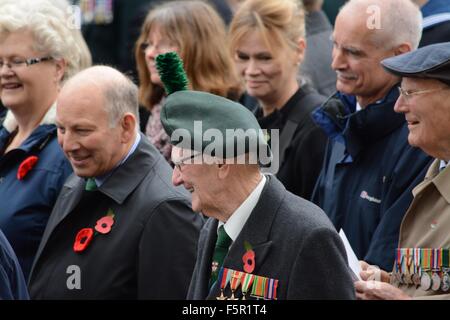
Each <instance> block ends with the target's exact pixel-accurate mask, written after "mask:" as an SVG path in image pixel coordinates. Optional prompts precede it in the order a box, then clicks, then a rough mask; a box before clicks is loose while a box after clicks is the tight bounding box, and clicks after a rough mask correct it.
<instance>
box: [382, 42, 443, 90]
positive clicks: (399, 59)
mask: <svg viewBox="0 0 450 320" xmlns="http://www.w3.org/2000/svg"><path fill="white" fill-rule="evenodd" d="M381 64H382V65H383V67H384V68H385V69H386V70H387V71H388V72H390V73H393V74H395V75H398V76H401V77H407V78H423V79H436V80H440V81H442V82H444V83H445V84H447V85H449V86H450V42H443V43H438V44H433V45H429V46H426V47H422V48H420V49H417V50H415V51H412V52H408V53H405V54H402V55H399V56H395V57H392V58H388V59H385V60H383V61H381Z"/></svg>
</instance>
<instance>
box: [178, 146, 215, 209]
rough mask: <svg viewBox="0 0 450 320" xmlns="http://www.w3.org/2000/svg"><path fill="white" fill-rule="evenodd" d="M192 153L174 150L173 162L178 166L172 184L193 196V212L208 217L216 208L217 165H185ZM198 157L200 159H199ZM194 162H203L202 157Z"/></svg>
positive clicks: (194, 159) (199, 156)
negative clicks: (181, 186) (181, 187)
mask: <svg viewBox="0 0 450 320" xmlns="http://www.w3.org/2000/svg"><path fill="white" fill-rule="evenodd" d="M191 155H192V153H191V152H189V150H187V152H186V150H183V149H180V148H177V147H173V148H172V161H173V163H175V164H176V166H175V168H174V170H173V175H172V182H173V184H174V185H175V186H179V185H183V186H184V188H185V189H186V190H188V191H189V192H190V193H191V194H192V210H193V211H195V212H202V213H203V214H205V215H206V216H210V215H209V213H210V212H211V211H212V210H213V209H214V208H216V198H217V197H216V196H215V195H217V193H218V192H219V189H218V188H219V187H218V186H217V183H215V182H217V165H209V164H205V163H198V164H195V162H194V163H192V164H183V163H184V162H189V161H190V159H191ZM197 157H198V158H197ZM197 157H195V158H193V159H192V161H201V155H198V156H197Z"/></svg>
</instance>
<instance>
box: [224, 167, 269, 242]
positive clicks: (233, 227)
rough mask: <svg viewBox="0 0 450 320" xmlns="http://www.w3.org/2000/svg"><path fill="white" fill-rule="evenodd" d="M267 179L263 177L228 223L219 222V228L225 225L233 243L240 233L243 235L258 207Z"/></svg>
mask: <svg viewBox="0 0 450 320" xmlns="http://www.w3.org/2000/svg"><path fill="white" fill-rule="evenodd" d="M266 180H267V179H266V177H265V176H264V175H262V179H261V181H260V182H259V183H258V185H257V186H256V188H255V189H253V191H252V193H250V195H249V196H248V197H247V199H245V201H244V202H242V204H241V205H240V206H239V207H238V208H237V209H236V211H234V212H233V214H232V215H231V217H230V218H229V219H228V221H227V222H226V223H225V224H224V223H223V222H221V221H219V225H218V228H219V227H220V226H221V225H224V228H225V231H226V232H227V234H228V236H229V237H230V238H231V240H233V242H234V241H235V240H236V239H237V237H238V235H239V233H241V231H242V228H243V227H244V225H245V223H246V222H247V220H248V218H249V217H250V214H251V213H252V211H253V209H254V208H255V207H256V204H257V203H258V201H259V197H260V196H261V193H262V190H263V188H264V185H265V183H266Z"/></svg>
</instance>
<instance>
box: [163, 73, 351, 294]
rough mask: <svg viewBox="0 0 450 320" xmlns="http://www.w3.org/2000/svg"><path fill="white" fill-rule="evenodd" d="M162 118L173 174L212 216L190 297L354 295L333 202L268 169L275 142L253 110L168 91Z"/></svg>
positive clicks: (196, 204)
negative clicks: (319, 202)
mask: <svg viewBox="0 0 450 320" xmlns="http://www.w3.org/2000/svg"><path fill="white" fill-rule="evenodd" d="M160 73H161V72H160ZM163 81H164V80H163ZM166 88H167V86H166ZM161 122H162V124H163V127H164V129H165V130H166V132H167V133H168V135H169V136H170V137H171V141H172V144H173V145H174V147H173V150H172V161H173V163H174V164H175V168H174V171H173V177H172V181H173V184H174V185H176V186H179V185H183V186H184V187H185V188H186V189H187V190H188V191H189V192H190V193H191V194H192V209H193V210H194V211H197V212H201V213H203V214H204V215H205V216H207V217H209V219H208V221H207V222H206V225H205V227H204V228H203V229H202V231H201V233H200V238H199V245H198V251H197V262H196V265H195V268H194V273H193V277H192V281H191V284H190V287H189V291H188V297H187V298H188V299H194V300H203V299H216V298H217V299H223V300H224V299H244V298H245V299H249V298H263V299H353V298H354V287H353V281H352V278H351V276H350V273H349V269H348V265H347V259H346V254H345V249H344V246H343V244H342V242H341V240H340V238H339V235H338V234H337V233H336V231H335V229H334V227H333V225H332V224H331V222H330V221H329V220H328V218H327V217H326V215H325V214H324V212H323V211H321V209H319V208H318V207H317V206H315V205H314V204H312V203H310V202H308V201H306V200H304V199H302V198H300V197H297V196H295V195H294V194H292V193H290V192H288V191H286V189H285V188H284V187H283V185H282V184H281V183H280V182H279V181H278V180H277V179H276V178H275V177H274V176H272V175H267V176H265V175H263V174H262V173H261V169H260V163H262V162H266V160H267V157H266V156H267V154H268V153H270V151H268V146H267V144H266V142H265V139H264V135H263V134H262V132H261V128H260V127H259V125H258V122H257V120H256V119H255V117H254V116H253V114H252V113H251V112H250V111H248V110H247V109H246V108H245V107H243V106H242V105H240V104H237V103H235V102H232V101H230V100H228V99H225V98H222V97H219V96H216V95H213V94H209V93H205V92H198V91H189V90H183V91H177V92H174V93H171V94H170V95H169V96H168V97H167V99H166V103H165V105H164V107H163V109H162V112H161ZM272 139H273V136H272ZM275 151H276V150H274V152H273V153H274V154H275V153H276V152H275ZM274 158H276V157H274ZM266 164H267V163H266Z"/></svg>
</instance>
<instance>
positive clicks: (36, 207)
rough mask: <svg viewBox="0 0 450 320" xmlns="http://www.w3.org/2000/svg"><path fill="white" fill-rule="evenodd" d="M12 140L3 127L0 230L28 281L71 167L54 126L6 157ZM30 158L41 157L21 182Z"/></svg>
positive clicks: (0, 132) (0, 130)
mask: <svg viewBox="0 0 450 320" xmlns="http://www.w3.org/2000/svg"><path fill="white" fill-rule="evenodd" d="M10 137H11V134H10V132H8V130H6V128H4V127H0V150H1V152H0V154H1V156H0V203H1V206H0V229H1V230H2V231H3V232H4V233H5V236H6V237H7V238H8V240H9V242H10V244H11V246H12V247H13V249H14V251H15V253H16V255H17V257H18V259H19V262H20V265H21V267H22V270H23V273H24V275H25V278H28V274H29V272H30V269H31V265H32V263H33V259H34V256H35V254H36V251H37V248H38V246H39V242H40V240H41V237H42V234H43V232H44V229H45V226H46V224H47V220H48V217H49V216H50V213H51V211H52V208H53V206H54V204H55V202H56V198H57V197H58V194H59V192H60V190H61V188H62V186H63V183H64V181H65V180H66V178H67V177H68V176H69V175H70V173H71V172H72V168H71V166H70V163H69V162H68V161H67V159H66V158H65V156H64V154H63V152H62V150H61V148H60V146H59V145H58V142H57V138H56V127H55V125H53V124H42V125H40V126H39V127H37V128H36V129H35V130H34V131H33V133H32V134H31V135H30V136H29V137H28V139H26V140H25V141H24V142H23V143H22V145H21V146H20V147H19V148H17V149H14V150H11V151H10V152H8V153H6V154H4V150H5V147H6V144H7V142H8V140H9V139H10ZM31 155H36V156H37V157H38V158H39V159H38V161H37V163H36V165H35V166H34V168H32V170H30V171H29V172H28V174H27V175H26V176H25V177H24V179H23V180H18V179H17V171H18V168H19V166H20V164H21V163H22V162H23V161H24V160H25V159H27V158H28V157H29V156H31Z"/></svg>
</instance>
